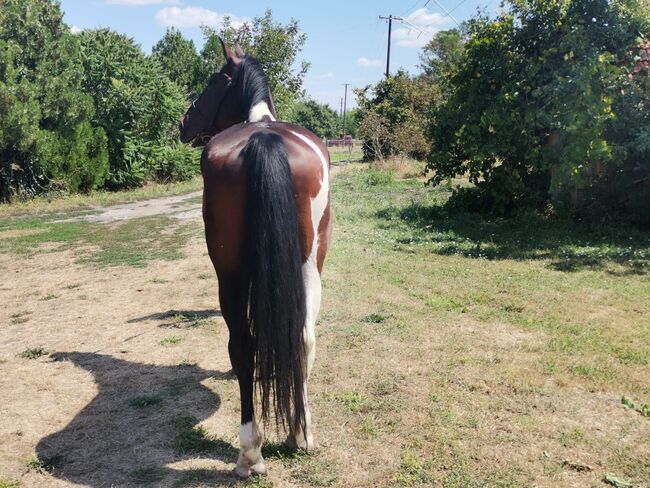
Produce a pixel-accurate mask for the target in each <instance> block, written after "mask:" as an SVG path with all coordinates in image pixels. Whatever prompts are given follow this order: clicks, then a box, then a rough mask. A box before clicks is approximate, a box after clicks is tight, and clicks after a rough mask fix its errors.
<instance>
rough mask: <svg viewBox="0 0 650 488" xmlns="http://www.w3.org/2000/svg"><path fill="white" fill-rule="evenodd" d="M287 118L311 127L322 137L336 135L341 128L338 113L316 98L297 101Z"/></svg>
mask: <svg viewBox="0 0 650 488" xmlns="http://www.w3.org/2000/svg"><path fill="white" fill-rule="evenodd" d="M287 120H288V122H292V123H294V124H297V125H300V126H302V127H304V128H305V129H309V130H310V131H312V132H313V133H314V134H316V135H317V136H318V137H321V138H333V137H336V135H337V134H338V132H339V130H340V121H339V116H338V114H337V113H336V112H335V111H334V110H333V109H332V108H331V107H330V106H329V105H326V104H321V103H318V102H317V101H315V100H305V101H301V102H297V103H296V104H295V105H294V107H293V110H292V111H291V113H290V114H289V117H288V119H287Z"/></svg>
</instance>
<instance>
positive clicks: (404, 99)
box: [356, 70, 439, 159]
mask: <svg viewBox="0 0 650 488" xmlns="http://www.w3.org/2000/svg"><path fill="white" fill-rule="evenodd" d="M356 95H357V103H358V104H359V109H358V110H359V118H360V122H359V133H360V136H361V137H362V138H363V139H364V140H365V141H366V142H368V141H374V142H373V143H372V144H365V145H364V153H365V156H366V158H368V159H373V158H375V157H379V155H378V154H375V152H374V150H373V147H375V148H381V153H382V157H385V156H389V155H391V154H398V153H399V154H402V155H408V156H412V157H415V158H424V157H425V156H426V155H427V154H428V152H429V144H428V142H427V140H426V138H425V137H424V132H425V130H426V127H427V115H428V107H429V106H430V105H431V104H432V103H434V101H435V100H437V99H438V97H439V95H438V94H437V86H436V85H434V84H432V83H430V81H429V80H428V79H427V78H426V77H423V76H415V77H411V76H409V75H408V73H406V72H405V71H403V70H400V71H398V72H397V73H396V74H395V76H391V77H388V78H386V79H383V80H381V81H379V82H378V83H377V84H375V85H374V86H368V87H366V88H364V89H361V90H356ZM367 117H371V118H370V120H369V122H368V123H364V120H365V119H366V118H367ZM373 127H374V128H377V130H380V133H381V134H383V135H380V136H378V135H377V134H373V133H372V132H371V131H372V130H373ZM378 137H379V139H380V140H377V138H378ZM385 137H387V138H385Z"/></svg>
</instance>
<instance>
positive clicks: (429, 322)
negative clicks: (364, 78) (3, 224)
mask: <svg viewBox="0 0 650 488" xmlns="http://www.w3.org/2000/svg"><path fill="white" fill-rule="evenodd" d="M354 171H355V170H354V169H348V170H344V172H343V174H342V175H341V176H339V177H338V180H337V182H336V186H337V189H336V193H335V197H336V198H337V200H336V207H337V223H336V231H335V244H334V246H333V249H332V251H331V255H330V257H329V258H328V262H327V263H326V271H325V276H324V288H325V290H324V303H323V308H322V314H321V319H320V321H319V324H318V328H317V332H318V345H317V360H316V366H315V369H314V374H313V377H312V381H311V386H310V392H311V395H312V404H313V407H312V412H313V417H314V424H315V434H316V436H317V441H318V442H319V445H320V449H319V450H318V452H317V453H315V454H313V455H309V456H307V455H303V454H292V453H288V452H286V451H285V450H283V449H282V448H281V447H280V446H279V445H277V444H270V445H268V446H267V447H266V448H265V453H266V457H267V461H268V468H269V471H270V476H269V477H268V478H264V479H252V480H249V481H248V482H239V481H237V480H236V479H235V478H233V477H232V475H231V474H230V470H231V469H232V468H233V467H234V462H235V459H236V447H237V439H236V435H237V432H238V421H239V399H238V389H237V385H236V382H235V381H234V380H233V378H232V375H230V374H229V370H230V365H229V361H228V356H227V348H226V345H227V331H226V327H225V324H224V322H223V320H222V318H221V317H220V316H219V314H218V312H216V310H215V309H216V308H217V299H216V296H217V293H216V292H217V290H216V280H215V279H214V277H213V275H212V271H211V266H210V263H209V259H208V257H207V255H206V252H205V245H204V243H203V241H202V238H201V237H199V236H197V233H198V231H199V229H200V225H201V224H200V222H198V221H196V222H194V223H193V224H191V225H194V226H196V229H195V230H196V233H192V236H193V237H191V238H190V240H189V242H188V243H187V244H186V245H184V247H183V248H182V253H183V258H182V259H177V260H172V261H150V262H148V263H146V266H145V267H132V266H126V265H119V266H109V267H98V265H97V264H96V263H93V262H88V263H78V262H77V256H76V253H75V248H74V246H72V248H67V249H65V250H58V251H57V250H56V248H55V249H54V250H53V251H52V252H47V253H36V254H32V255H29V256H23V257H20V256H18V255H16V254H15V253H11V252H7V253H6V254H0V269H1V270H2V285H0V301H1V302H2V303H3V307H2V308H0V324H2V325H1V326H0V398H2V402H1V403H0V439H2V450H1V451H0V480H3V479H6V480H16V481H19V482H20V483H21V486H24V487H72V486H90V487H104V486H111V484H112V485H113V486H119V487H128V486H143V485H145V486H146V485H149V486H164V487H167V486H169V487H172V486H231V485H232V486H258V487H269V486H275V487H285V486H288V487H290V486H300V487H310V486H314V487H322V486H340V487H375V486H431V485H436V486H446V487H478V486H502V487H503V486H511V487H519V486H539V487H557V486H566V487H585V486H594V487H597V486H605V485H604V483H603V481H602V480H603V476H604V475H605V473H610V472H611V473H613V474H614V475H616V476H619V477H622V478H625V479H628V480H631V481H633V482H634V486H637V487H643V486H650V482H649V478H650V443H649V442H648V439H650V418H646V417H644V416H643V415H642V414H641V413H640V412H639V411H637V410H635V409H630V408H625V406H624V405H623V404H622V403H621V397H622V396H623V395H625V396H626V397H629V398H631V399H632V400H633V401H634V402H635V404H636V405H641V403H643V402H650V366H649V365H648V362H647V359H648V347H649V345H648V336H649V335H650V323H649V317H648V307H647V305H648V301H647V297H648V296H649V295H648V293H649V292H650V289H649V288H650V282H649V281H648V279H647V274H644V272H643V271H642V270H641V272H639V270H638V269H637V268H634V269H636V271H635V272H630V269H628V268H626V267H625V266H624V265H621V264H618V263H615V262H611V263H610V262H606V263H604V265H603V266H602V267H601V268H597V267H585V268H580V269H578V270H574V271H571V272H568V271H561V270H558V269H557V267H556V266H555V264H556V263H555V261H554V258H553V257H552V256H550V257H549V256H546V257H541V258H537V257H532V256H533V255H534V254H535V253H531V256H530V257H527V258H520V257H507V256H504V257H502V258H498V259H492V260H487V259H477V258H474V257H472V256H470V255H463V253H461V252H459V253H456V254H454V253H448V254H443V253H440V252H437V251H436V249H437V247H435V246H436V245H437V242H438V240H439V238H436V242H435V243H433V244H431V246H433V247H428V246H429V243H426V242H425V243H424V244H421V245H420V244H418V242H417V240H414V239H415V237H417V236H419V234H414V235H412V234H407V231H406V230H405V229H404V228H401V227H400V226H401V225H402V224H401V223H399V224H398V223H397V222H388V223H387V221H386V220H385V219H384V217H383V215H384V214H383V213H381V212H379V211H381V210H383V209H385V207H387V206H395V207H397V208H402V206H405V205H408V204H409V203H408V202H409V201H411V200H413V199H414V198H418V195H420V194H419V193H417V191H421V190H417V188H419V186H418V185H411V186H408V185H410V183H409V184H407V183H403V182H402V181H401V180H397V181H394V180H392V179H391V178H390V177H386V178H384V177H383V176H376V175H375V176H373V178H375V179H370V180H369V179H368V178H367V177H366V175H365V173H364V174H363V175H362V176H358V174H357V173H355V172H354ZM382 178H384V179H382ZM368 181H371V184H370V186H364V185H365V184H367V183H368ZM364 182H365V183H364ZM378 212H379V213H378ZM378 215H379V216H378ZM454 238H457V237H454ZM142 246H143V244H142V243H140V244H139V247H142ZM634 269H633V270H632V271H634ZM38 348H42V349H43V350H44V351H47V355H40V356H39V355H37V356H38V357H36V358H34V359H30V358H29V357H23V356H21V354H22V353H23V352H24V351H26V350H31V349H34V350H35V349H38ZM271 440H273V441H277V440H278V438H277V436H275V435H274V434H273V435H271ZM0 486H2V485H1V484H0Z"/></svg>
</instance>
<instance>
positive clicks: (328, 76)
mask: <svg viewBox="0 0 650 488" xmlns="http://www.w3.org/2000/svg"><path fill="white" fill-rule="evenodd" d="M332 78H334V73H332V72H331V71H328V72H327V73H323V74H322V75H318V76H317V77H316V79H317V80H331V79H332Z"/></svg>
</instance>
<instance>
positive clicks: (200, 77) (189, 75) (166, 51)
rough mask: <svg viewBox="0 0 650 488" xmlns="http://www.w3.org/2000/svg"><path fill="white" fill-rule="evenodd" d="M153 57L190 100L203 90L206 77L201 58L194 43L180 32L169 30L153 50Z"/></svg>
mask: <svg viewBox="0 0 650 488" xmlns="http://www.w3.org/2000/svg"><path fill="white" fill-rule="evenodd" d="M151 57H152V58H153V59H154V60H155V61H157V62H158V63H159V64H160V65H161V66H162V69H163V71H164V72H165V73H166V74H167V76H168V77H169V79H170V80H172V81H173V82H175V83H176V84H178V86H180V87H181V88H182V89H183V91H184V92H185V93H187V94H188V96H189V97H190V98H191V97H194V96H196V95H198V94H199V93H200V92H201V91H202V90H203V88H204V85H205V80H206V77H205V69H204V67H203V62H202V60H201V57H200V56H199V54H198V52H197V51H196V47H195V46H194V42H193V41H192V40H188V39H185V38H184V37H183V35H182V34H181V33H180V32H179V31H178V30H176V29H174V28H171V29H167V31H166V32H165V35H164V37H163V38H162V39H161V40H160V41H158V42H157V43H156V45H155V46H154V47H153V49H152V50H151Z"/></svg>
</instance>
